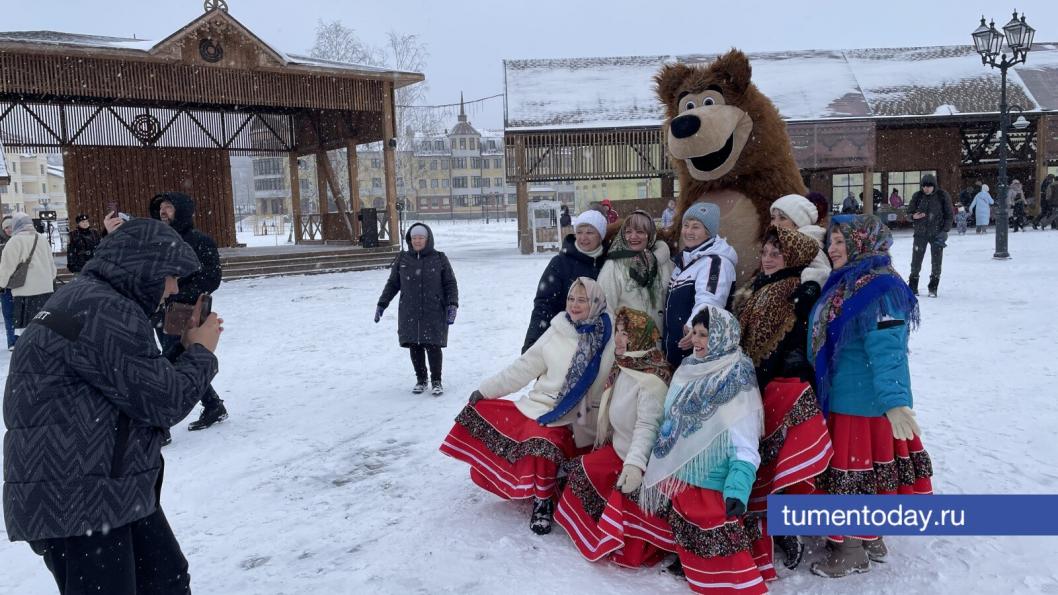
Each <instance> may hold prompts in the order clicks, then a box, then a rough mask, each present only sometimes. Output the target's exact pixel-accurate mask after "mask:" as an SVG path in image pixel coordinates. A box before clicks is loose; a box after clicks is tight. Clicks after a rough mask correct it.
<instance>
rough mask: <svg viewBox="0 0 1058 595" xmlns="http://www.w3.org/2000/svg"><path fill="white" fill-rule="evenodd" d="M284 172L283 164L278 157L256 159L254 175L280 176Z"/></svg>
mask: <svg viewBox="0 0 1058 595" xmlns="http://www.w3.org/2000/svg"><path fill="white" fill-rule="evenodd" d="M282 173H283V166H282V165H281V164H280V161H279V160H278V159H254V162H253V175H255V176H278V175H280V174H282Z"/></svg>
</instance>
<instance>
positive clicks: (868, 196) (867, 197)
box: [863, 167, 874, 215]
mask: <svg viewBox="0 0 1058 595" xmlns="http://www.w3.org/2000/svg"><path fill="white" fill-rule="evenodd" d="M863 214H864V215H873V214H874V172H873V171H871V168H869V167H865V168H864V169H863Z"/></svg>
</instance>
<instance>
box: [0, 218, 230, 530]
mask: <svg viewBox="0 0 1058 595" xmlns="http://www.w3.org/2000/svg"><path fill="white" fill-rule="evenodd" d="M198 268H199V263H198V259H197V258H195V254H194V252H192V251H191V248H190V247H189V246H188V245H187V244H185V243H184V242H183V241H181V240H180V235H179V234H177V233H176V232H175V231H173V230H172V229H170V228H169V226H167V225H165V224H163V223H160V222H158V221H151V220H148V219H134V220H132V221H129V222H128V223H125V224H124V225H122V226H121V228H120V229H118V230H117V231H115V232H114V233H112V234H109V235H108V236H107V237H106V238H104V239H103V241H102V242H101V243H100V244H99V247H98V248H97V249H96V252H95V256H94V257H93V258H92V260H90V261H88V263H87V264H86V265H85V267H84V270H83V271H81V274H80V276H78V277H77V278H76V279H74V280H73V281H71V282H70V283H68V284H66V285H65V286H63V287H62V288H61V289H59V291H57V292H56V293H55V295H53V296H52V297H51V299H49V300H48V302H47V303H46V304H45V306H44V309H43V310H42V311H41V312H40V313H39V314H38V315H37V317H36V318H34V319H33V321H32V322H31V323H30V324H29V326H28V327H27V328H26V331H25V333H24V334H23V335H22V336H21V337H19V339H18V348H17V349H15V351H14V354H13V355H12V357H11V366H10V370H9V374H8V377H7V388H6V390H5V392H4V424H5V425H6V426H7V434H6V435H5V436H4V521H5V523H6V526H7V534H8V538H10V539H11V540H12V541H23V540H24V541H30V540H39V539H50V538H59V537H73V536H81V535H85V534H86V533H88V532H89V531H100V530H105V529H106V528H108V527H120V526H123V525H127V524H128V523H131V522H133V521H136V520H139V519H142V518H144V517H146V516H149V515H151V514H153V513H154V511H155V507H156V506H157V500H156V495H155V494H156V492H155V485H156V483H157V481H158V477H159V472H160V469H161V466H162V458H161V451H160V449H161V438H162V432H161V430H160V429H159V428H168V427H170V426H172V425H173V424H175V423H177V422H178V421H180V420H181V419H183V418H184V417H185V416H187V414H188V413H190V412H191V410H192V409H193V408H194V406H195V404H197V403H198V400H199V397H200V396H201V395H202V393H203V391H205V389H206V387H207V386H208V385H209V383H210V380H212V379H213V376H214V375H215V374H216V373H217V358H216V357H214V356H213V354H212V353H210V352H209V350H207V349H206V348H205V347H202V346H201V345H193V346H192V347H191V348H190V349H188V350H187V351H186V352H184V353H183V355H181V356H180V357H179V359H177V360H176V363H175V364H174V363H169V362H168V361H167V360H166V359H165V358H164V357H162V355H161V354H160V353H159V352H158V347H157V345H156V344H155V340H154V332H153V331H152V329H151V325H150V323H149V321H148V316H149V315H150V314H151V313H152V312H153V311H154V310H156V309H157V308H158V303H159V302H160V301H161V298H162V294H163V291H164V288H165V277H166V276H167V275H172V276H175V277H183V276H185V275H188V274H190V273H193V272H194V271H196V270H197V269H198Z"/></svg>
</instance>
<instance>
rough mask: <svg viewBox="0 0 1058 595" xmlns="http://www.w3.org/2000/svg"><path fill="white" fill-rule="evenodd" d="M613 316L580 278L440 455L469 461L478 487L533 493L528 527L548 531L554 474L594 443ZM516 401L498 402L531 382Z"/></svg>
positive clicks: (484, 389)
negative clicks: (562, 307)
mask: <svg viewBox="0 0 1058 595" xmlns="http://www.w3.org/2000/svg"><path fill="white" fill-rule="evenodd" d="M612 320H613V314H612V313H611V312H610V310H609V308H607V306H606V297H605V296H604V295H603V292H602V289H600V288H599V285H598V284H597V283H596V282H595V281H593V280H591V279H589V278H587V277H580V278H579V279H577V280H576V281H574V282H573V285H572V286H571V287H570V289H569V294H568V296H567V297H566V310H565V311H564V312H561V313H560V314H558V315H556V316H555V317H554V318H553V319H552V320H551V326H550V327H549V328H548V329H547V331H545V332H544V334H543V335H542V336H541V337H540V339H538V340H537V341H536V343H534V344H533V346H532V347H530V348H529V350H528V351H526V352H525V353H523V354H522V356H521V357H519V358H518V359H516V360H515V361H514V362H512V363H511V364H510V365H509V366H507V367H506V368H504V369H503V370H501V371H500V372H498V373H496V374H495V375H494V376H492V377H490V378H486V379H485V380H484V381H482V382H481V385H480V386H479V388H478V390H476V391H474V392H473V394H471V395H470V403H469V404H468V405H467V406H466V407H464V408H463V410H462V412H460V414H459V416H457V417H456V423H455V426H453V427H452V430H451V431H450V432H449V433H448V436H447V437H446V438H445V440H444V443H443V444H442V445H441V452H443V453H445V454H447V455H449V456H451V457H453V458H456V459H459V460H460V461H463V462H465V463H467V464H468V465H470V478H471V479H472V480H473V481H474V483H476V484H477V485H478V486H479V487H481V488H483V489H485V490H487V491H489V492H492V493H493V494H496V495H497V496H499V497H500V498H503V499H505V500H512V499H528V498H533V514H532V518H531V519H530V523H529V527H530V529H532V530H533V532H534V533H537V534H539V535H543V534H545V533H550V532H551V519H552V514H553V512H554V503H553V501H552V498H554V496H555V495H556V494H557V493H558V471H559V468H560V467H561V466H562V465H563V464H565V463H566V461H568V460H569V459H571V458H573V457H574V456H575V455H576V454H577V450H578V449H586V448H588V447H590V446H591V445H592V444H593V443H594V441H595V419H596V416H597V411H598V407H599V400H600V398H601V396H602V392H603V387H604V386H605V384H606V378H607V374H608V372H609V370H610V369H611V368H612V367H613V362H614V342H613V327H612V322H611V321H612ZM534 380H535V383H534V384H533V388H531V389H530V390H529V393H528V394H526V395H525V396H523V397H521V398H520V399H518V400H517V401H509V400H506V399H500V397H504V396H506V395H509V394H512V393H514V392H517V391H518V390H520V389H521V388H522V387H524V386H526V385H527V384H529V383H530V382H533V381H534Z"/></svg>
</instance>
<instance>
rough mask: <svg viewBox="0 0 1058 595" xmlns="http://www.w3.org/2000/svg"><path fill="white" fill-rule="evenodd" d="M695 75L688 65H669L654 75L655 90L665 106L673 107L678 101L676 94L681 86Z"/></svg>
mask: <svg viewBox="0 0 1058 595" xmlns="http://www.w3.org/2000/svg"><path fill="white" fill-rule="evenodd" d="M692 73H693V69H692V68H691V67H690V66H687V65H686V64H667V65H665V66H663V67H662V68H661V70H659V71H658V73H657V74H656V75H654V83H656V85H657V86H656V87H655V90H656V92H657V94H658V99H660V100H661V103H664V104H665V105H672V104H673V103H675V101H676V92H677V91H679V89H680V85H682V84H683V82H684V81H686V80H687V77H689V76H690V75H691V74H692Z"/></svg>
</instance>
